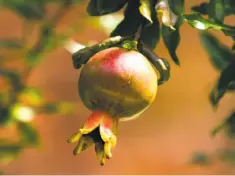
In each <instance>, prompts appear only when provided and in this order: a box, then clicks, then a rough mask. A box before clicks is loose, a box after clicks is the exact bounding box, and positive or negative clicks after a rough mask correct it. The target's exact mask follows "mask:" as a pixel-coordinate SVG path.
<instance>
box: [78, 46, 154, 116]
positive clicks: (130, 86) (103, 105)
mask: <svg viewBox="0 0 235 176" xmlns="http://www.w3.org/2000/svg"><path fill="white" fill-rule="evenodd" d="M78 87H79V95H80V98H81V100H82V102H83V103H84V105H85V106H86V107H87V108H88V109H90V110H92V111H95V110H101V111H105V112H107V113H109V114H111V115H112V116H113V117H116V118H119V119H125V120H128V119H131V118H133V116H135V115H137V114H139V113H141V112H143V111H144V110H145V109H147V107H148V106H149V105H150V104H151V103H152V102H153V101H154V99H155V96H156V94H157V75H156V72H155V71H154V68H153V67H152V65H151V63H150V62H149V61H148V60H147V59H146V58H145V56H143V55H142V54H141V53H139V52H137V51H128V50H126V49H123V48H118V47H113V48H109V49H106V50H103V51H100V52H99V53H97V54H95V55H94V56H93V57H92V58H91V59H90V60H89V61H88V62H87V64H86V65H84V67H83V68H82V70H81V73H80V77H79V81H78Z"/></svg>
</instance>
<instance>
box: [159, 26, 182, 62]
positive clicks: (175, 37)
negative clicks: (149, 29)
mask: <svg viewBox="0 0 235 176" xmlns="http://www.w3.org/2000/svg"><path fill="white" fill-rule="evenodd" d="M162 36H163V41H164V44H165V46H166V47H167V49H168V52H169V54H170V56H171V58H172V60H173V61H174V62H175V63H176V64H177V65H180V61H179V58H178V56H177V54H176V49H177V47H178V45H179V43H180V33H179V28H177V29H176V30H171V29H170V28H168V27H166V26H164V25H163V26H162Z"/></svg>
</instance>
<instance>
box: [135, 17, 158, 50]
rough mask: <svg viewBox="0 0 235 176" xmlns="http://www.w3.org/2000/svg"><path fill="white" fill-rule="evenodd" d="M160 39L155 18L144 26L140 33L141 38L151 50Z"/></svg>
mask: <svg viewBox="0 0 235 176" xmlns="http://www.w3.org/2000/svg"><path fill="white" fill-rule="evenodd" d="M159 39H160V24H159V22H158V21H157V19H155V20H154V23H153V24H152V25H149V26H145V27H144V28H143V30H142V33H141V35H140V40H142V41H143V42H144V43H145V44H146V45H147V46H148V47H149V48H150V49H151V50H153V49H154V48H155V47H156V45H157V43H158V41H159Z"/></svg>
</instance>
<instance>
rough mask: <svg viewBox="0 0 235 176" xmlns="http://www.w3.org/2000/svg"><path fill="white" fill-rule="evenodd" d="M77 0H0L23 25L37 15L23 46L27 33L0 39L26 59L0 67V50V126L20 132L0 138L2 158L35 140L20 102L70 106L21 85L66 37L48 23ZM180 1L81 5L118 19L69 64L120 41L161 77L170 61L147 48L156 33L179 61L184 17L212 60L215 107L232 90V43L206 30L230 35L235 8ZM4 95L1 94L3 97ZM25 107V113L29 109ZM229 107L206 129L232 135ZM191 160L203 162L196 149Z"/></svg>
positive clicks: (97, 0) (45, 109) (48, 109)
mask: <svg viewBox="0 0 235 176" xmlns="http://www.w3.org/2000/svg"><path fill="white" fill-rule="evenodd" d="M79 2H80V1H79V0H58V1H54V0H26V1H25V0H0V6H1V7H2V8H8V9H10V10H12V11H14V12H15V13H16V14H18V15H19V16H20V17H21V18H22V19H23V20H24V23H25V24H26V29H25V30H28V28H27V27H28V26H34V25H35V24H36V22H38V21H40V23H41V24H42V25H41V26H40V32H39V39H38V41H37V42H36V43H35V45H34V46H33V47H32V48H28V45H27V36H23V37H22V38H23V39H22V40H18V39H17V40H16V39H6V40H1V41H0V47H1V48H4V49H7V50H8V51H9V53H10V52H11V51H13V50H14V51H18V52H19V53H23V54H22V55H21V56H22V58H23V60H24V61H25V63H26V70H25V72H26V76H25V75H20V74H19V73H17V72H15V71H12V70H8V69H6V68H4V64H5V63H7V62H8V61H10V58H8V57H7V56H8V55H6V56H5V55H2V56H0V59H1V62H0V76H1V78H2V79H5V80H7V81H8V83H9V85H10V88H9V91H8V92H0V98H1V99H0V126H4V127H6V126H7V125H10V126H14V125H15V126H16V127H17V129H18V132H19V138H20V139H19V140H18V141H17V142H12V141H8V140H7V139H3V140H1V141H0V160H2V161H5V160H6V158H7V159H9V158H10V159H13V158H15V157H16V156H18V154H19V153H20V152H21V151H23V148H25V147H32V146H37V145H38V144H39V141H40V139H39V134H38V132H37V130H36V129H35V127H33V125H32V124H31V123H29V122H26V121H25V119H24V118H20V117H19V116H20V115H19V111H20V110H22V109H21V108H22V107H23V108H24V109H23V110H26V109H27V108H25V106H26V107H30V108H31V109H33V110H34V111H35V112H36V113H37V114H40V113H62V112H61V111H60V109H61V107H64V108H62V109H63V112H67V111H66V110H65V109H66V108H68V107H70V105H69V103H66V102H61V103H51V102H46V100H44V99H43V97H42V95H41V94H40V91H39V90H38V89H36V88H31V87H27V84H26V82H25V80H26V79H27V76H28V75H29V74H30V72H31V71H32V70H33V69H34V68H35V67H36V66H37V65H38V63H39V62H40V61H41V60H42V59H43V58H44V57H43V56H44V54H45V53H46V52H50V51H52V50H54V49H55V48H56V47H58V46H61V45H62V42H64V41H65V40H66V39H67V38H68V36H69V32H68V33H63V34H57V33H56V32H55V30H54V29H55V26H56V24H57V23H58V21H59V20H60V19H61V18H62V17H63V16H64V15H65V14H66V13H67V12H68V11H69V9H70V8H71V7H73V6H75V5H79ZM50 3H56V4H57V5H58V6H59V7H60V8H59V10H58V12H57V13H56V14H55V15H54V16H53V17H47V15H46V6H47V5H48V4H50ZM184 7H185V2H184V0H112V1H110V0H90V1H89V3H88V6H87V13H88V15H90V16H103V15H107V14H110V13H113V12H118V11H120V10H122V9H124V19H123V20H122V21H121V22H120V23H119V24H118V25H117V26H116V28H115V29H114V30H113V31H112V33H111V34H110V38H109V39H107V40H105V41H103V42H101V43H99V44H96V45H94V46H91V47H86V48H84V49H82V50H80V51H79V52H77V53H75V54H74V55H73V63H74V67H75V68H76V69H78V68H80V67H81V66H82V65H83V64H85V63H86V62H87V61H88V59H89V58H90V57H91V56H92V55H93V54H95V53H97V52H99V51H100V50H103V49H105V48H109V47H111V46H120V45H121V46H125V47H130V49H138V50H139V51H140V52H141V53H143V54H144V55H146V56H147V57H148V58H149V60H150V61H151V63H152V64H153V65H154V66H155V67H156V68H157V69H158V70H159V72H160V73H161V74H162V76H163V77H162V78H161V80H160V81H159V83H160V84H161V83H164V82H166V81H167V80H168V79H169V78H170V73H169V72H168V71H166V70H169V69H170V65H169V63H168V62H167V60H165V59H161V58H160V57H159V56H157V55H156V54H155V53H154V52H153V51H154V49H155V48H156V46H157V44H158V42H159V39H160V38H161V37H162V38H163V41H164V44H165V47H166V48H167V49H168V51H169V54H170V57H171V59H172V61H173V62H174V63H175V64H177V65H180V58H179V57H178V55H177V48H178V46H179V45H180V39H181V36H182V37H183V34H181V32H180V28H181V26H182V24H183V23H187V24H188V25H190V26H191V27H193V28H195V29H197V30H198V31H199V34H200V40H201V44H202V47H203V48H204V49H205V50H206V52H207V53H208V57H209V59H210V61H211V63H212V65H213V66H214V67H215V68H216V69H217V71H219V72H220V77H219V78H218V81H217V83H216V85H215V87H214V89H213V90H212V91H211V94H210V95H209V98H210V102H211V104H212V106H213V107H215V108H216V107H217V106H218V104H219V102H220V100H221V98H222V97H223V96H224V95H225V94H226V93H228V92H234V91H235V53H234V49H235V44H234V45H233V46H231V47H228V46H226V45H224V44H222V43H221V42H220V41H219V40H218V39H217V38H216V37H215V36H214V35H212V34H211V33H210V30H218V31H220V32H222V33H223V34H224V35H226V36H227V37H230V38H231V39H233V41H235V26H230V25H227V24H225V23H224V19H225V18H226V17H227V16H230V15H234V14H235V1H234V0H208V2H204V3H201V4H198V5H197V6H194V7H192V8H191V9H192V12H191V13H189V14H186V13H185V11H184ZM28 24H30V25H28ZM128 41H129V42H128ZM133 41H137V43H136V42H133ZM162 61H163V62H162ZM163 68H164V69H163ZM6 95H7V98H5V96H6ZM22 97H23V98H22ZM16 106H17V108H16ZM19 107H20V108H19ZM68 109H69V108H68ZM28 110H29V109H28ZM234 111H235V110H234ZM27 112H28V113H29V114H30V112H29V111H27ZM234 113H235V112H233V113H231V115H230V116H229V117H228V118H227V119H226V120H225V121H224V122H223V123H222V125H219V126H218V127H217V128H215V129H214V130H213V133H212V134H213V135H215V134H216V133H217V132H218V131H220V130H221V129H224V128H226V129H229V130H228V131H229V136H233V135H231V134H234V133H235V131H234V128H235V125H234V124H235V123H234ZM31 116H32V112H31ZM22 119H24V120H22ZM228 153H229V152H227V153H226V152H224V153H223V154H221V158H222V159H223V160H226V161H228V160H229V161H231V159H228V157H226V156H227V155H228ZM230 153H231V152H230ZM226 154H227V155H226ZM233 156H234V153H233ZM234 158H235V157H233V161H234ZM194 161H196V163H198V161H202V162H204V163H209V160H207V158H206V157H205V156H204V155H203V154H202V153H199V154H197V155H196V157H194Z"/></svg>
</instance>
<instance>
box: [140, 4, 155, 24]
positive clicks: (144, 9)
mask: <svg viewBox="0 0 235 176" xmlns="http://www.w3.org/2000/svg"><path fill="white" fill-rule="evenodd" d="M140 4H141V5H140V7H139V11H140V13H141V15H143V17H145V18H146V19H147V20H149V22H150V23H153V21H152V18H151V6H150V5H151V4H150V0H140Z"/></svg>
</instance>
